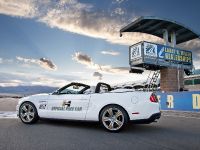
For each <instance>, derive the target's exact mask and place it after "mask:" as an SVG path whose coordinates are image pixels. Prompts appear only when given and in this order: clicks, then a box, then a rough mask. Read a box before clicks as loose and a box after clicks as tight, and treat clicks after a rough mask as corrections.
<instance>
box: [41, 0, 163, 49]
mask: <svg viewBox="0 0 200 150" xmlns="http://www.w3.org/2000/svg"><path fill="white" fill-rule="evenodd" d="M61 6H62V7H61ZM63 6H65V7H63ZM92 8H93V6H92V5H89V4H87V5H86V4H83V3H80V2H78V1H75V0H74V1H73V3H69V2H68V1H67V2H66V3H64V4H63V3H62V5H61V4H58V5H56V6H55V7H53V8H52V9H49V10H48V11H47V13H46V15H44V16H43V17H41V18H39V20H40V21H41V22H44V23H45V24H47V25H49V26H50V27H56V28H59V29H62V30H64V31H68V32H72V33H77V34H81V35H85V36H89V37H93V38H100V39H104V40H106V41H108V42H111V43H117V44H125V45H130V44H133V43H136V42H139V41H141V40H149V39H151V40H150V41H152V42H157V41H161V39H160V38H157V37H155V36H152V35H147V34H142V33H131V34H124V36H123V37H119V30H120V29H121V28H122V26H124V25H126V24H127V22H124V21H120V19H119V18H116V17H110V16H109V14H106V13H102V12H95V11H94V10H93V9H92ZM116 12H118V13H122V10H120V11H119V9H117V11H116ZM132 17H134V16H132Z"/></svg>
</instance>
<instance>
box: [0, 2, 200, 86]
mask: <svg viewBox="0 0 200 150" xmlns="http://www.w3.org/2000/svg"><path fill="white" fill-rule="evenodd" d="M199 10H200V2H198V1H196V0H190V1H184V0H176V1H175V0H168V1H166V2H163V1H159V0H152V1H151V2H150V1H147V0H146V1H144V0H138V1H136V0H101V1H97V0H96V1H95V0H79V1H78V0H55V1H50V0H46V1H31V0H9V1H7V0H1V1H0V21H1V24H0V69H1V70H0V86H17V85H49V86H62V85H64V84H66V83H68V82H71V81H79V82H84V83H89V84H95V83H96V82H98V81H104V82H108V83H110V84H114V83H121V82H126V81H136V80H144V79H145V78H146V77H147V75H148V72H145V73H144V74H143V75H137V74H129V73H128V69H129V64H128V46H129V45H132V44H134V43H136V42H139V41H141V40H148V41H152V42H159V43H162V40H161V39H159V38H157V37H154V36H150V35H146V34H138V33H133V34H125V35H124V36H123V37H121V38H120V37H119V32H118V31H119V30H120V28H121V27H123V26H124V25H126V24H127V23H130V22H131V21H133V20H134V19H135V18H136V17H139V16H142V15H146V16H158V17H162V18H168V19H172V20H176V21H177V22H180V23H183V24H185V25H186V26H188V27H190V28H192V29H193V30H194V31H196V32H197V33H200V28H199V27H200V20H199V19H198V18H200V13H199ZM180 46H181V47H183V48H187V49H194V53H195V54H196V55H195V60H194V63H195V67H196V68H200V63H199V61H198V59H199V56H200V55H199V53H198V51H199V50H200V42H199V40H192V41H190V42H187V43H185V44H182V45H180Z"/></svg>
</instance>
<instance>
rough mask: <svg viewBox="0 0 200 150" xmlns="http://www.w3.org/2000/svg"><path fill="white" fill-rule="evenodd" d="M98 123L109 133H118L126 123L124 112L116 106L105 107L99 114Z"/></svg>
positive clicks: (126, 116)
mask: <svg viewBox="0 0 200 150" xmlns="http://www.w3.org/2000/svg"><path fill="white" fill-rule="evenodd" d="M100 123H101V124H102V126H103V127H104V128H105V129H107V130H108V131H110V132H118V131H120V130H121V129H122V128H124V127H125V126H126V125H127V123H128V115H127V113H126V111H125V110H124V109H123V108H122V107H120V106H118V105H109V106H106V107H105V108H104V109H103V110H102V111H101V113H100Z"/></svg>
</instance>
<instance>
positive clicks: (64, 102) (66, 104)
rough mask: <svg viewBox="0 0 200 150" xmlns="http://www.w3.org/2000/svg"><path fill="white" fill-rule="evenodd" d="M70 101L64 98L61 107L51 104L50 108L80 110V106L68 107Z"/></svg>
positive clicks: (55, 109)
mask: <svg viewBox="0 0 200 150" xmlns="http://www.w3.org/2000/svg"><path fill="white" fill-rule="evenodd" d="M70 106H71V101H66V100H64V101H63V102H62V106H61V107H59V106H58V107H57V106H53V107H52V108H51V110H54V111H82V107H70Z"/></svg>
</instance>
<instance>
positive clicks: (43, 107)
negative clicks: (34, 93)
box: [39, 104, 47, 109]
mask: <svg viewBox="0 0 200 150" xmlns="http://www.w3.org/2000/svg"><path fill="white" fill-rule="evenodd" d="M46 106H47V104H40V106H39V109H45V108H46Z"/></svg>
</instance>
